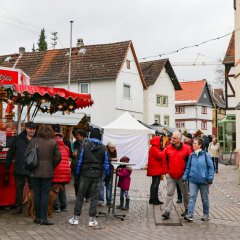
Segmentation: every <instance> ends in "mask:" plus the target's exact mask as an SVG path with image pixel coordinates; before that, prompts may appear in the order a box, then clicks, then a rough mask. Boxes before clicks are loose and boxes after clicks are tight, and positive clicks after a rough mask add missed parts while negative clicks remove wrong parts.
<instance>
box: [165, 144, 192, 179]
mask: <svg viewBox="0 0 240 240" xmlns="http://www.w3.org/2000/svg"><path fill="white" fill-rule="evenodd" d="M190 154H191V149H190V147H189V146H187V145H186V144H182V143H181V144H180V146H179V147H175V146H174V145H172V144H171V145H168V146H167V147H166V148H165V150H164V157H163V162H164V165H165V167H166V168H167V173H168V174H169V175H170V177H172V178H173V179H176V180H177V179H180V178H181V177H182V176H183V174H184V171H185V168H186V165H187V164H186V163H187V160H188V157H189V156H190Z"/></svg>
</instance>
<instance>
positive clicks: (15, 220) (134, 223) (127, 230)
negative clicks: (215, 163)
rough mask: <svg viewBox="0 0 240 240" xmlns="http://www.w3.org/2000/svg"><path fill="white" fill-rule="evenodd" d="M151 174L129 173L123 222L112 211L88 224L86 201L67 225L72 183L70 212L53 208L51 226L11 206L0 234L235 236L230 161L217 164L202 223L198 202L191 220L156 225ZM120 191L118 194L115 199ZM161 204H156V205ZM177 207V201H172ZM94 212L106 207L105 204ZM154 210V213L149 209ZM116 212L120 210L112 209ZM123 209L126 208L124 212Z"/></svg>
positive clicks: (5, 239)
mask: <svg viewBox="0 0 240 240" xmlns="http://www.w3.org/2000/svg"><path fill="white" fill-rule="evenodd" d="M150 180H151V179H150V178H148V177H146V171H145V170H136V171H134V172H133V174H132V184H131V191H130V197H131V202H130V210H129V211H128V212H127V216H126V218H125V220H124V221H120V220H119V219H116V218H114V217H113V216H111V215H107V216H103V217H100V218H98V221H99V224H100V226H101V228H100V229H91V228H89V227H88V226H87V224H88V207H89V203H85V205H84V210H83V215H82V217H81V224H80V225H77V226H76V225H75V226H72V225H69V224H68V219H69V218H70V217H71V216H72V213H73V207H74V194H73V188H72V186H70V185H69V187H68V189H67V191H68V192H67V193H68V201H69V206H68V207H69V211H68V212H61V213H55V214H54V218H53V219H52V220H53V221H54V222H55V225H53V226H40V225H35V224H33V222H32V219H31V218H29V217H24V216H23V215H22V216H14V215H12V213H11V210H6V209H1V210H0V239H1V240H10V239H14V240H17V239H25V240H28V239H38V240H40V239H41V240H42V239H46V240H50V239H60V240H61V239H68V240H71V239H107V240H110V239H138V240H141V239H166V240H168V239H171V240H174V239H178V240H181V239H195V240H198V239H201V240H202V239H211V240H214V239H216V240H219V239H239V236H240V228H239V224H240V191H239V190H240V185H238V184H237V170H236V169H235V167H234V166H225V165H220V171H219V174H217V175H216V176H215V181H214V184H213V185H212V186H211V189H210V202H211V209H210V210H211V215H210V220H209V221H208V222H202V221H201V220H200V217H201V215H202V212H201V205H200V202H199V201H198V203H197V207H196V213H195V220H194V222H192V223H187V222H185V221H184V220H183V219H182V218H180V220H181V224H182V226H158V225H156V222H155V218H154V214H159V212H160V211H159V209H158V207H159V206H157V207H156V206H155V208H153V206H152V205H149V204H148V195H149V186H150ZM165 187H166V183H165V182H161V188H160V189H161V194H162V198H164V196H165V194H166V189H165ZM118 202H119V196H117V204H118ZM159 208H160V207H159ZM176 210H177V212H179V213H181V210H182V206H181V205H177V204H176ZM99 211H107V209H106V207H102V208H99ZM154 211H155V213H154ZM116 212H118V213H119V212H123V211H120V210H116ZM124 213H125V212H124Z"/></svg>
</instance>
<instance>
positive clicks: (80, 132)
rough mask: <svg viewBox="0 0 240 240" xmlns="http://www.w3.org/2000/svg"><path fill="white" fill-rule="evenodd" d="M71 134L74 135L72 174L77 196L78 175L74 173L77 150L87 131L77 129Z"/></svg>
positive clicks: (87, 196)
mask: <svg viewBox="0 0 240 240" xmlns="http://www.w3.org/2000/svg"><path fill="white" fill-rule="evenodd" d="M73 136H74V137H75V139H76V140H75V141H74V143H73V153H72V174H73V178H74V182H73V185H74V190H75V196H76V197H77V193H78V186H79V176H77V175H76V172H77V163H78V156H79V152H80V151H81V146H82V143H83V141H84V140H85V139H86V138H87V133H86V132H85V131H84V130H82V129H77V130H75V131H74V132H73ZM88 198H89V194H88V193H86V199H88Z"/></svg>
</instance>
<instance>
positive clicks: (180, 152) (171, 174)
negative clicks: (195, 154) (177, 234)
mask: <svg viewBox="0 0 240 240" xmlns="http://www.w3.org/2000/svg"><path fill="white" fill-rule="evenodd" d="M181 138H182V134H181V133H180V132H179V131H176V132H174V133H173V135H172V142H171V145H168V146H167V147H166V149H165V151H164V161H165V167H166V168H167V173H168V174H167V175H166V178H167V198H166V204H165V212H164V213H163V214H162V217H163V219H168V218H169V216H170V212H171V210H172V206H173V197H174V193H175V189H176V184H177V183H178V185H179V187H180V189H181V192H182V195H183V203H184V207H185V212H184V213H183V214H182V216H185V214H186V213H187V207H188V199H189V196H188V189H187V185H186V183H183V182H182V176H183V174H184V171H185V168H186V165H187V164H186V163H187V160H188V157H189V155H190V154H191V149H190V147H189V146H187V145H186V144H182V143H181Z"/></svg>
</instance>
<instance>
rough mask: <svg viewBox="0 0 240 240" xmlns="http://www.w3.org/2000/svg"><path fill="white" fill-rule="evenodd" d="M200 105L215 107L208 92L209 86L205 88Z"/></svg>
mask: <svg viewBox="0 0 240 240" xmlns="http://www.w3.org/2000/svg"><path fill="white" fill-rule="evenodd" d="M198 105H204V106H209V107H213V103H212V98H211V95H210V92H209V90H208V87H207V84H206V85H205V86H204V88H203V91H202V93H201V96H200V98H199V101H198Z"/></svg>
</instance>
